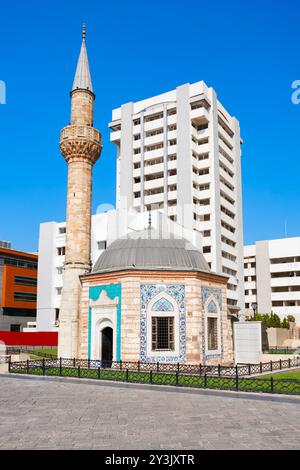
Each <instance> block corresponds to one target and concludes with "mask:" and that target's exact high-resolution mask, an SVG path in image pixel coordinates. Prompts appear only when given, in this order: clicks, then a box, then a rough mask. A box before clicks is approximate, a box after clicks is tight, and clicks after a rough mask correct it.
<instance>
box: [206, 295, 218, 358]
mask: <svg viewBox="0 0 300 470" xmlns="http://www.w3.org/2000/svg"><path fill="white" fill-rule="evenodd" d="M205 317H206V318H205V325H206V326H205V337H206V347H205V349H206V353H207V354H211V353H212V352H214V353H216V352H217V353H220V352H221V350H220V343H221V336H220V334H221V325H220V321H221V319H220V310H219V307H218V304H217V301H216V300H215V299H214V298H213V297H211V298H210V299H209V300H208V302H207V304H206V307H205Z"/></svg>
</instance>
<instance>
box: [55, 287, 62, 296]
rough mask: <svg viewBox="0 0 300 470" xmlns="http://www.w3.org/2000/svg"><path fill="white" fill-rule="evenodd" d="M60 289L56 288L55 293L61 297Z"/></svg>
mask: <svg viewBox="0 0 300 470" xmlns="http://www.w3.org/2000/svg"><path fill="white" fill-rule="evenodd" d="M61 291H62V287H57V288H56V293H57V295H61Z"/></svg>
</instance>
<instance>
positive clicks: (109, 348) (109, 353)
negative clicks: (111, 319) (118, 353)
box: [101, 326, 113, 367]
mask: <svg viewBox="0 0 300 470" xmlns="http://www.w3.org/2000/svg"><path fill="white" fill-rule="evenodd" d="M101 360H102V361H103V362H104V364H103V365H104V366H106V367H110V366H111V363H112V360H113V329H112V328H110V327H109V326H107V327H105V328H103V330H101Z"/></svg>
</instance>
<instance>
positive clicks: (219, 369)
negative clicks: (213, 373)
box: [218, 364, 221, 377]
mask: <svg viewBox="0 0 300 470" xmlns="http://www.w3.org/2000/svg"><path fill="white" fill-rule="evenodd" d="M218 376H219V377H220V376H221V364H219V365H218Z"/></svg>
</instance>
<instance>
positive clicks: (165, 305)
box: [152, 298, 174, 312]
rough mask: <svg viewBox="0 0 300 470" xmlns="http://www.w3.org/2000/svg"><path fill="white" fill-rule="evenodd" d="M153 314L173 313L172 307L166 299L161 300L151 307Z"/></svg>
mask: <svg viewBox="0 0 300 470" xmlns="http://www.w3.org/2000/svg"><path fill="white" fill-rule="evenodd" d="M152 310H153V311H154V312H174V307H173V305H172V304H171V302H169V301H168V300H167V299H165V298H162V299H159V300H157V301H156V302H155V304H154V305H153V307H152Z"/></svg>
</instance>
